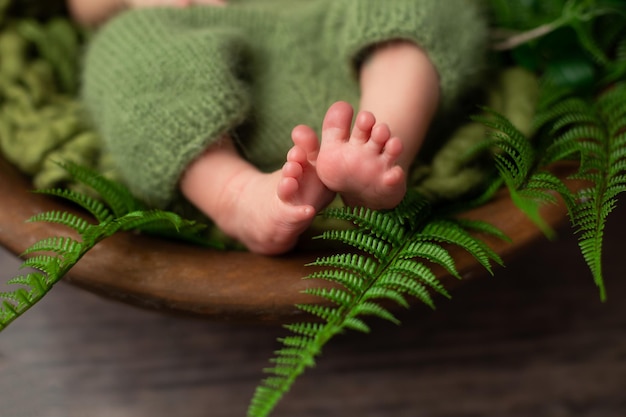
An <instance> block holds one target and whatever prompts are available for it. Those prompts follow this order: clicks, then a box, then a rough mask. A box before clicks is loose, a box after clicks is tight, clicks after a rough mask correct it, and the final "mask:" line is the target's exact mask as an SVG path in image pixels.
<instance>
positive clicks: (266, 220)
mask: <svg viewBox="0 0 626 417" xmlns="http://www.w3.org/2000/svg"><path fill="white" fill-rule="evenodd" d="M292 138H293V141H294V146H293V148H292V149H291V150H290V151H289V153H288V155H287V161H286V162H285V164H284V166H283V168H282V169H280V170H278V171H275V172H273V173H270V174H266V173H261V172H259V171H257V170H256V169H254V168H245V169H242V170H240V172H239V173H238V174H237V175H235V176H234V177H233V178H232V179H231V180H230V181H229V183H228V184H227V185H226V189H225V192H224V193H222V194H221V196H220V198H219V201H220V203H219V210H216V211H215V212H213V213H212V214H213V215H212V216H211V217H212V218H213V220H214V221H215V222H216V224H217V226H218V227H220V228H221V229H222V230H223V231H224V232H225V233H227V234H228V235H230V236H232V237H234V238H236V239H237V240H239V241H240V242H241V243H243V244H244V245H245V246H246V247H247V248H248V249H249V250H250V251H252V252H256V253H259V254H264V255H276V254H281V253H284V252H287V251H288V250H290V249H291V248H293V246H295V244H296V243H297V241H298V238H299V237H300V235H301V234H302V233H303V232H304V231H305V230H306V229H307V228H308V227H309V226H310V225H311V223H312V222H313V219H314V217H315V215H316V214H317V213H318V212H319V211H320V210H321V209H322V208H324V207H325V206H326V205H328V204H329V203H330V202H331V201H332V199H333V197H334V193H333V192H332V191H330V190H329V189H328V188H326V186H325V185H324V184H323V183H322V182H321V181H320V180H319V178H318V177H317V172H316V170H315V167H314V166H313V165H312V162H311V161H310V160H309V157H311V158H314V157H315V156H316V154H317V150H318V148H319V145H318V142H317V137H316V135H315V132H313V130H311V129H310V128H308V127H306V126H298V127H297V128H295V129H294V131H293V134H292Z"/></svg>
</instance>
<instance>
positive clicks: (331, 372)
mask: <svg viewBox="0 0 626 417" xmlns="http://www.w3.org/2000/svg"><path fill="white" fill-rule="evenodd" d="M622 205H623V204H622ZM567 232H568V231H565V232H563V233H562V235H563V236H564V237H563V239H562V240H561V241H559V242H556V243H548V242H543V241H542V242H539V243H538V244H536V245H534V246H533V247H532V248H530V249H529V250H528V252H527V253H525V254H524V255H523V256H521V257H519V258H517V259H515V260H512V261H510V262H508V264H507V268H506V269H504V270H502V269H501V270H498V271H497V274H496V277H494V278H488V279H484V280H477V281H474V282H471V283H469V284H468V285H466V286H464V287H461V288H460V289H459V290H458V291H456V292H455V293H454V297H453V299H452V300H451V301H446V300H440V301H439V303H438V305H439V308H438V310H437V311H435V312H430V311H426V310H425V309H420V308H418V309H414V310H413V311H411V312H409V313H407V314H404V315H403V316H402V319H403V323H404V324H403V325H402V326H401V327H396V326H393V325H388V324H377V325H375V326H374V330H373V333H372V334H371V335H360V334H354V333H349V334H347V335H345V336H343V337H341V338H339V339H337V340H334V341H332V342H331V343H330V345H329V346H328V348H327V349H326V350H325V352H324V355H323V356H322V357H321V358H320V359H319V361H318V367H317V368H315V369H313V370H311V371H309V372H308V373H306V374H305V375H304V376H303V377H302V378H301V379H300V380H299V381H298V382H297V383H296V385H295V387H294V389H293V390H292V392H291V393H290V394H288V395H287V397H286V398H285V400H284V401H283V402H282V403H281V404H280V406H279V408H278V409H277V410H276V413H275V414H274V416H275V417H313V416H319V417H335V416H337V417H352V416H354V417H381V416H384V417H422V416H423V417H624V416H626V302H625V301H624V300H625V299H626V279H625V278H626V263H624V253H625V250H626V243H625V241H624V235H625V234H626V209H625V207H622V208H620V209H619V210H618V211H617V212H616V213H615V214H614V216H613V218H612V222H611V223H610V230H609V232H608V235H607V249H606V276H607V287H608V294H609V299H608V301H607V302H606V303H605V304H602V303H600V302H599V300H598V297H597V292H596V291H595V287H594V285H593V283H592V281H591V278H590V277H589V275H588V273H587V271H586V269H585V267H584V265H583V263H582V262H581V260H580V256H579V255H578V253H577V251H576V247H575V240H574V239H572V238H571V237H568V233H567ZM1 262H2V263H1V264H0V265H2V275H3V276H4V277H6V276H7V275H11V274H12V273H13V271H14V268H15V265H16V264H15V263H14V262H12V263H9V262H8V261H7V260H6V258H3V260H2V261H1ZM284 334H285V333H284V331H283V330H282V329H280V328H277V327H266V326H259V325H241V324H238V325H237V324H232V323H223V322H222V323H219V322H210V321H206V320H197V319H190V318H188V317H179V316H172V315H163V314H161V313H157V312H154V311H148V310H141V309H137V308H135V307H131V306H128V305H126V304H120V303H117V302H113V301H110V300H107V299H102V298H100V297H98V296H95V295H94V294H92V293H88V292H85V291H83V290H80V289H77V288H75V287H72V286H69V285H67V284H61V285H60V286H58V287H57V288H55V289H54V290H53V291H52V293H51V294H50V295H49V296H48V297H47V298H46V299H45V300H44V301H43V302H42V303H41V304H39V305H38V306H37V307H36V308H35V309H34V310H32V311H30V312H29V313H28V314H27V315H26V316H25V317H23V318H21V319H19V320H18V321H17V322H15V323H14V324H13V325H12V326H11V327H9V328H8V329H7V330H6V331H4V332H3V333H2V334H0V416H2V417H148V416H149V417H171V416H176V417H231V416H233V417H234V416H242V417H243V416H244V415H245V409H246V406H247V402H248V400H249V399H250V397H251V395H252V392H253V390H254V388H255V386H256V384H257V382H258V380H259V379H260V378H261V377H262V373H261V369H262V368H263V367H265V366H266V365H267V360H268V359H269V358H270V356H271V355H272V351H273V350H274V349H275V348H276V347H277V344H276V343H275V339H276V337H278V336H281V335H284Z"/></svg>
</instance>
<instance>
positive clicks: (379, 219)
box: [324, 207, 404, 244]
mask: <svg viewBox="0 0 626 417" xmlns="http://www.w3.org/2000/svg"><path fill="white" fill-rule="evenodd" d="M324 215H325V216H326V217H329V218H335V219H338V220H343V221H348V222H351V223H353V224H354V225H356V226H358V228H359V229H361V230H367V232H368V233H370V234H372V235H374V236H376V237H378V238H381V239H384V240H386V241H389V242H391V243H394V244H397V243H398V242H401V241H402V240H403V239H404V227H403V225H402V224H401V223H399V222H398V221H397V219H394V218H393V217H391V216H388V215H385V214H384V213H382V212H379V211H376V210H370V209H366V208H363V207H355V208H349V207H343V208H331V209H328V210H326V211H325V212H324Z"/></svg>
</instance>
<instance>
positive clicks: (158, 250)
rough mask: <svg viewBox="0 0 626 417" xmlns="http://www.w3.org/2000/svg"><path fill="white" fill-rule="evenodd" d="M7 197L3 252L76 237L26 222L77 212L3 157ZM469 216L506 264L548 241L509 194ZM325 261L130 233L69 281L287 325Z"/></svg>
mask: <svg viewBox="0 0 626 417" xmlns="http://www.w3.org/2000/svg"><path fill="white" fill-rule="evenodd" d="M573 168H574V166H573V165H571V166H560V167H559V169H557V170H556V171H555V172H556V174H557V175H561V176H564V175H565V174H571V173H572V172H573ZM0 196H2V199H3V200H2V206H1V209H0V246H4V247H6V248H8V249H9V250H10V251H12V253H14V254H20V253H22V252H23V251H24V250H25V249H26V248H28V247H29V246H31V245H32V244H33V243H35V242H37V241H38V240H40V239H45V238H49V237H51V236H64V235H67V234H68V229H67V228H65V227H63V226H60V225H56V224H50V223H42V222H38V223H24V221H25V220H26V219H28V218H30V217H31V216H33V215H35V214H37V213H41V212H45V211H52V210H70V209H72V208H71V207H70V206H68V205H63V204H61V203H60V202H59V201H58V200H54V199H51V198H48V197H47V196H44V195H41V194H35V193H32V192H31V184H30V182H29V181H28V180H27V179H26V178H24V176H22V175H21V174H20V173H19V172H17V170H16V169H15V168H14V167H13V166H11V165H10V164H8V163H7V162H6V161H4V160H3V159H2V158H0ZM466 216H467V217H469V218H473V219H482V220H488V221H489V222H490V223H492V224H493V225H495V226H497V227H498V228H500V229H501V230H502V231H503V232H504V233H505V234H507V235H508V236H510V237H511V238H512V243H504V242H502V241H499V240H497V239H495V238H493V239H489V240H488V242H489V244H490V245H491V246H492V247H493V248H494V250H496V251H497V252H498V253H499V254H500V255H501V256H503V257H506V256H508V255H510V254H512V253H515V252H516V251H518V250H519V249H520V248H522V247H525V246H527V245H528V244H530V243H531V242H534V240H535V239H537V237H538V236H540V235H541V233H540V232H539V231H538V230H537V229H536V228H535V227H534V226H533V225H532V224H531V223H530V221H529V220H528V219H527V218H526V217H525V216H524V215H523V214H522V213H521V212H520V211H519V210H518V209H517V208H515V207H514V206H513V204H512V203H511V201H510V199H509V198H508V195H507V194H506V193H500V194H499V195H498V198H495V199H494V200H493V201H490V202H489V203H487V204H485V205H484V206H482V207H479V208H476V209H474V210H472V211H470V212H468V213H467V214H466ZM543 216H544V218H545V219H546V221H547V223H548V224H555V223H558V222H560V221H561V220H562V219H563V218H564V216H565V210H564V209H563V207H559V206H555V205H550V206H546V207H545V209H544V210H543ZM74 237H75V236H74ZM450 252H451V254H452V256H453V257H454V258H455V260H456V265H457V268H458V270H459V272H460V273H461V275H462V276H464V277H466V278H470V277H472V276H475V275H476V274H477V273H478V272H482V273H484V269H483V268H482V267H481V266H479V265H478V263H477V262H476V261H475V260H474V259H473V258H472V257H471V256H470V255H469V254H468V253H467V252H465V251H463V250H462V249H460V248H458V247H454V246H453V247H451V248H450ZM319 255H320V252H315V251H306V250H298V251H295V252H294V253H290V254H288V255H286V256H282V257H266V256H259V255H254V254H251V253H247V252H236V251H229V252H224V251H215V250H209V249H205V248H200V247H197V246H189V245H184V244H180V243H177V242H173V241H166V240H160V239H155V238H148V237H146V236H141V235H136V234H131V233H126V234H118V235H115V236H114V237H112V238H110V239H107V240H105V241H103V242H101V243H100V244H98V245H97V246H96V247H95V248H94V249H93V250H92V251H90V252H89V253H88V254H87V255H86V256H85V257H84V258H83V259H81V261H80V262H79V263H78V264H77V265H76V266H75V267H74V268H72V270H71V271H70V273H69V275H68V277H67V278H66V279H68V280H71V281H72V282H73V283H74V284H76V285H78V286H81V287H84V288H87V289H90V290H91V291H93V292H97V293H99V294H104V295H106V296H108V297H111V298H115V299H120V300H123V301H125V302H128V303H133V304H137V305H141V306H146V307H150V308H153V309H161V310H168V311H172V310H173V311H178V312H181V311H182V312H185V313H192V314H196V315H201V316H205V317H206V316H208V317H213V318H217V319H219V320H221V321H224V320H239V321H247V322H261V321H263V322H281V323H282V322H284V321H285V320H287V319H290V318H293V317H294V316H295V317H297V316H298V315H299V314H300V312H299V310H297V309H295V308H294V305H295V304H296V303H308V302H319V299H318V298H315V297H313V296H308V295H305V294H303V293H302V291H303V290H304V289H306V288H308V287H310V286H311V285H315V286H320V285H323V284H322V283H319V282H316V283H314V284H312V282H311V281H304V280H301V279H299V278H301V277H303V276H305V275H307V274H308V273H310V272H312V270H311V268H305V267H304V265H305V264H307V263H310V262H311V261H313V260H315V258H316V257H318V256H319ZM440 278H442V279H443V281H444V283H445V284H446V286H447V287H448V288H451V287H452V286H454V285H456V279H454V278H452V277H450V276H447V277H445V273H444V271H443V270H442V271H441V273H440ZM326 285H329V284H326Z"/></svg>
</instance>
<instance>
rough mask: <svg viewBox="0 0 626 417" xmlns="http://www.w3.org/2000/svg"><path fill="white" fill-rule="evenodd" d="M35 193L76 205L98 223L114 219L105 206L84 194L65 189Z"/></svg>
mask: <svg viewBox="0 0 626 417" xmlns="http://www.w3.org/2000/svg"><path fill="white" fill-rule="evenodd" d="M35 192H37V193H40V194H47V195H50V196H55V197H60V198H63V199H65V200H69V201H71V202H73V203H76V204H78V205H79V206H80V207H82V208H83V209H85V210H87V211H88V212H89V213H90V214H91V215H92V216H93V217H95V219H96V220H97V221H98V222H100V223H102V222H106V221H110V220H112V219H113V218H114V216H113V213H111V211H110V210H109V209H108V208H107V206H105V205H104V204H103V203H102V202H100V201H98V200H96V199H95V198H92V197H90V196H88V195H86V194H81V193H78V192H76V191H73V190H69V189H66V188H56V189H50V190H37V191H35Z"/></svg>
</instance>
